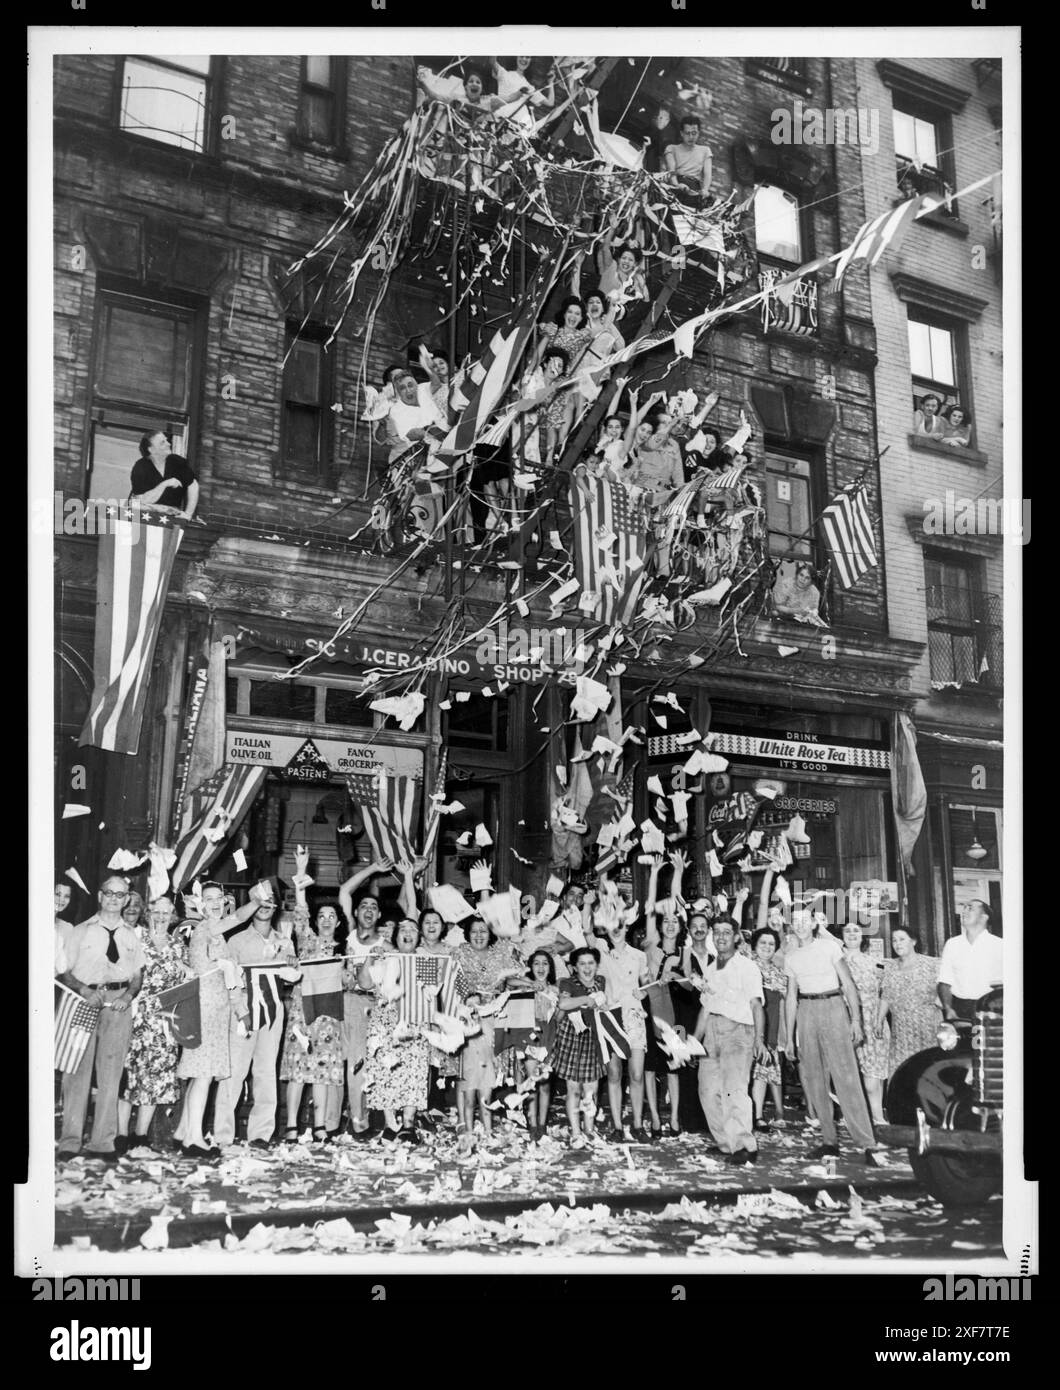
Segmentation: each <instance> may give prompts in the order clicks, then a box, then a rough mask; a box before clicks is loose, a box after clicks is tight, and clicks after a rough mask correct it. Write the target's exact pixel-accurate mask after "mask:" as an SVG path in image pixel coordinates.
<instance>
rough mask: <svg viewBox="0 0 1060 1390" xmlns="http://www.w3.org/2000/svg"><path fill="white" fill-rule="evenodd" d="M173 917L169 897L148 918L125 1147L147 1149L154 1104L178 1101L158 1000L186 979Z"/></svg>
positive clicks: (171, 1049) (128, 1061) (172, 1053)
mask: <svg viewBox="0 0 1060 1390" xmlns="http://www.w3.org/2000/svg"><path fill="white" fill-rule="evenodd" d="M172 915H173V900H172V898H170V897H168V896H163V897H160V898H155V900H154V901H153V902H152V904H151V907H150V911H149V913H148V917H147V921H148V932H147V940H146V941H145V942H144V978H143V986H142V988H141V991H140V994H139V996H138V997H137V1001H136V1012H135V1013H134V1014H133V1026H132V1037H131V1038H130V1039H129V1051H128V1053H127V1054H126V1058H125V1074H126V1078H127V1085H126V1090H125V1105H126V1107H127V1110H126V1126H128V1112H129V1111H130V1110H131V1109H132V1107H133V1106H134V1105H135V1106H136V1131H135V1134H134V1136H133V1139H132V1141H131V1142H130V1141H129V1140H128V1138H127V1137H126V1139H125V1140H124V1141H123V1144H122V1146H123V1147H124V1148H133V1147H135V1146H140V1145H146V1146H147V1147H148V1148H149V1147H150V1145H149V1144H148V1143H147V1136H148V1132H149V1131H150V1128H151V1121H152V1119H153V1118H154V1113H155V1106H156V1105H172V1104H173V1103H174V1102H175V1101H176V1100H178V1099H179V1097H180V1087H179V1086H178V1085H177V1061H178V1058H179V1056H180V1047H179V1045H178V1043H177V1042H176V1041H175V1039H174V1037H173V1034H172V1032H171V1031H170V1029H169V1028H168V1027H167V1026H166V1020H165V1017H164V1011H163V1007H162V1001H161V1000H160V999H159V997H158V996H159V995H160V994H161V992H162V991H163V990H165V989H172V988H173V986H174V985H179V984H181V983H183V981H184V980H185V979H187V977H188V976H189V975H190V974H191V971H190V970H189V969H188V967H187V966H186V965H185V964H184V949H183V943H182V942H181V940H180V938H179V937H171V936H170V934H169V923H170V919H171V917H172Z"/></svg>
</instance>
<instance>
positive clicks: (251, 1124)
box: [213, 1014, 283, 1147]
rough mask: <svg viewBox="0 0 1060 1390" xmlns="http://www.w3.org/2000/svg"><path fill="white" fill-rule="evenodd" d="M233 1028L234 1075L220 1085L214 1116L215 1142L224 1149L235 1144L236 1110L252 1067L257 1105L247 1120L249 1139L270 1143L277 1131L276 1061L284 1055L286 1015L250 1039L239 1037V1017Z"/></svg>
mask: <svg viewBox="0 0 1060 1390" xmlns="http://www.w3.org/2000/svg"><path fill="white" fill-rule="evenodd" d="M230 1027H231V1033H230V1036H229V1047H230V1048H231V1056H232V1074H231V1075H230V1076H226V1077H224V1078H223V1079H222V1080H221V1081H219V1082H218V1083H217V1099H216V1100H215V1101H214V1114H213V1137H214V1143H215V1144H220V1145H221V1146H222V1147H224V1145H226V1144H231V1143H234V1142H235V1137H236V1107H237V1106H238V1104H239V1098H240V1096H241V1095H242V1094H243V1083H244V1081H246V1079H247V1075H248V1073H251V1069H252V1068H253V1071H252V1075H253V1080H254V1104H253V1107H252V1108H251V1111H250V1118H249V1119H248V1121H247V1139H248V1141H249V1140H252V1139H264V1140H266V1141H268V1140H269V1139H271V1138H272V1135H273V1131H274V1130H275V1128H276V1059H277V1058H278V1056H279V1053H280V1038H281V1036H282V1034H283V1015H282V1014H280V1015H279V1016H278V1017H277V1018H276V1020H275V1022H274V1023H273V1024H272V1026H271V1027H269V1028H259V1029H258V1031H257V1032H256V1033H251V1035H250V1037H249V1038H244V1037H242V1036H241V1035H240V1034H239V1032H238V1030H237V1028H236V1021H235V1018H233V1019H232V1022H231V1025H230Z"/></svg>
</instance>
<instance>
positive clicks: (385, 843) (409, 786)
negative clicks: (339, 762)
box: [346, 769, 416, 864]
mask: <svg viewBox="0 0 1060 1390" xmlns="http://www.w3.org/2000/svg"><path fill="white" fill-rule="evenodd" d="M346 785H347V787H348V788H349V792H350V799H351V800H352V801H353V802H355V803H356V805H358V806H359V807H360V809H361V815H362V816H363V817H364V828H365V831H366V833H367V835H368V842H369V844H370V845H371V847H372V855H373V857H374V858H376V859H391V860H393V862H394V863H395V864H402V863H404V864H411V863H412V860H413V859H414V858H415V850H414V849H413V848H412V807H413V803H414V800H415V796H416V782H415V779H414V778H412V777H388V776H387V775H386V773H385V772H384V771H383V769H380V770H379V771H378V772H374V773H371V772H348V773H347V774H346Z"/></svg>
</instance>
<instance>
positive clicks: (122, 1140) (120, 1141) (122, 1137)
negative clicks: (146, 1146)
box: [114, 1134, 136, 1155]
mask: <svg viewBox="0 0 1060 1390" xmlns="http://www.w3.org/2000/svg"><path fill="white" fill-rule="evenodd" d="M135 1147H136V1146H135V1144H134V1143H133V1141H132V1140H131V1139H130V1138H129V1136H128V1135H127V1134H118V1135H116V1136H115V1138H114V1152H115V1153H116V1154H119V1155H120V1154H123V1153H127V1152H128V1150H129V1149H132V1148H135Z"/></svg>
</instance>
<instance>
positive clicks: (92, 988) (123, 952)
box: [58, 875, 144, 1163]
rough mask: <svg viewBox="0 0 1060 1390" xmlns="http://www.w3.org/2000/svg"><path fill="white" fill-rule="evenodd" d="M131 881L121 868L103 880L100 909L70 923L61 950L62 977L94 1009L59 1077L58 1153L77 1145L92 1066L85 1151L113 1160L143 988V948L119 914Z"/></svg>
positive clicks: (69, 1153)
mask: <svg viewBox="0 0 1060 1390" xmlns="http://www.w3.org/2000/svg"><path fill="white" fill-rule="evenodd" d="M128 896H129V885H128V883H127V882H126V881H125V879H123V878H121V877H120V876H118V875H111V877H110V878H108V879H105V880H104V883H103V886H102V888H101V889H100V891H99V911H98V912H96V913H94V914H93V915H92V916H91V917H90V918H89V919H88V921H87V922H82V923H81V925H80V926H78V927H74V928H73V930H72V931H71V932H70V934H69V942H68V945H67V949H66V967H67V968H66V972H65V973H64V974H63V975H61V976H60V977H59V978H60V980H61V981H62V983H63V984H64V985H66V986H67V987H68V988H69V989H72V990H73V991H74V992H75V993H76V994H79V995H80V996H81V998H82V999H84V1000H85V1002H86V1003H88V1004H94V1005H96V1006H97V1007H98V1008H99V1018H98V1019H97V1021H96V1029H95V1033H94V1034H93V1036H92V1038H91V1039H90V1040H89V1044H88V1047H87V1048H86V1049H85V1055H84V1056H83V1057H82V1059H81V1065H80V1066H79V1067H78V1068H77V1070H76V1071H75V1072H67V1073H66V1074H65V1075H64V1076H63V1127H62V1134H61V1135H60V1137H59V1152H58V1157H59V1159H60V1160H63V1159H69V1158H75V1157H76V1156H77V1154H79V1153H80V1152H81V1141H82V1137H83V1132H84V1127H85V1112H86V1110H87V1109H88V1094H89V1090H90V1089H91V1086H92V1072H93V1068H94V1069H95V1073H96V1107H95V1112H94V1114H93V1117H92V1134H91V1136H90V1138H89V1141H88V1145H87V1146H86V1149H85V1153H86V1155H88V1156H89V1157H92V1158H98V1159H102V1161H103V1162H104V1163H116V1162H117V1161H118V1155H117V1153H116V1152H115V1149H114V1140H115V1136H116V1135H117V1133H118V1087H119V1085H120V1083H121V1074H122V1069H123V1068H124V1066H125V1054H126V1053H127V1052H128V1050H129V1038H130V1036H131V1034H132V1011H131V1007H130V1006H131V1004H132V1001H133V999H135V997H136V995H137V994H138V993H139V992H140V982H141V979H142V975H143V968H144V950H143V946H142V944H141V942H140V938H139V937H138V936H137V934H136V932H134V931H133V930H132V928H131V927H127V926H126V925H125V923H124V921H123V920H122V915H121V911H122V908H123V907H124V906H125V903H126V900H127V898H128Z"/></svg>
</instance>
